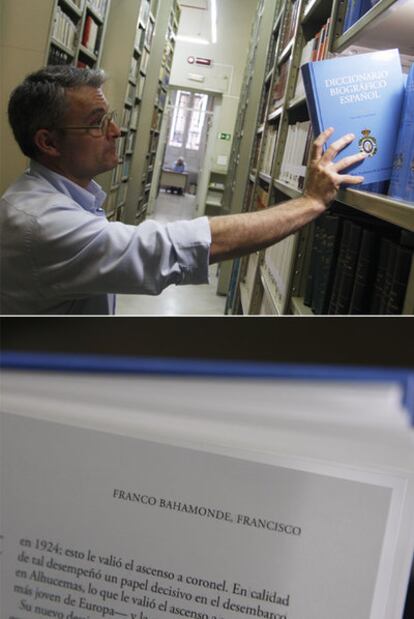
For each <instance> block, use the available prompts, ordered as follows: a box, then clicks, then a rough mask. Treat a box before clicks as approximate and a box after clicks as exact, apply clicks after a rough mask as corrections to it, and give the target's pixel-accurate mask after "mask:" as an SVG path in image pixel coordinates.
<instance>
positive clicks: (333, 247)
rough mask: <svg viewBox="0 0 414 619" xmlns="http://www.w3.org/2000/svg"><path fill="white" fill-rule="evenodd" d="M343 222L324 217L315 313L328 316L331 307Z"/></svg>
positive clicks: (338, 219) (330, 216) (328, 216)
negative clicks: (330, 301) (330, 299)
mask: <svg viewBox="0 0 414 619" xmlns="http://www.w3.org/2000/svg"><path fill="white" fill-rule="evenodd" d="M340 227H341V220H340V218H339V217H338V216H337V215H326V216H325V217H324V222H323V228H324V233H323V235H322V239H321V248H320V255H319V271H320V272H319V275H318V288H317V290H316V291H315V292H316V300H315V304H314V305H315V313H316V314H326V313H327V311H328V307H329V298H330V294H331V289H332V283H333V276H334V270H335V264H336V258H337V253H338V245H339V243H338V237H339V234H340Z"/></svg>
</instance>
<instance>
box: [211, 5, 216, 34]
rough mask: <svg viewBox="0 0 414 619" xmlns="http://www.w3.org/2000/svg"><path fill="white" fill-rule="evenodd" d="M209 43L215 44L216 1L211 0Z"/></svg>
mask: <svg viewBox="0 0 414 619" xmlns="http://www.w3.org/2000/svg"><path fill="white" fill-rule="evenodd" d="M211 42H212V43H217V0H211Z"/></svg>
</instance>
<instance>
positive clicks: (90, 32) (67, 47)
mask: <svg viewBox="0 0 414 619" xmlns="http://www.w3.org/2000/svg"><path fill="white" fill-rule="evenodd" d="M109 7H110V0H55V2H54V6H53V14H52V21H51V28H50V36H49V41H48V46H47V51H46V61H47V64H49V65H50V64H74V65H76V66H78V67H90V68H95V67H97V66H99V64H100V59H101V55H102V49H103V43H104V38H105V32H106V26H107V15H108V11H109Z"/></svg>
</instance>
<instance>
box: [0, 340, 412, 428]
mask: <svg viewBox="0 0 414 619" xmlns="http://www.w3.org/2000/svg"><path fill="white" fill-rule="evenodd" d="M0 369H9V370H33V371H43V372H44V371H47V372H82V373H86V374H88V373H89V374H112V375H116V374H136V375H150V376H151V375H152V376H157V375H158V376H189V377H191V376H192V377H206V378H217V379H226V378H239V379H243V378H255V379H260V380H277V379H280V380H293V381H337V382H344V383H346V382H347V381H353V382H355V381H356V382H361V383H372V382H378V383H398V384H399V385H400V386H401V387H402V393H403V396H402V397H403V405H404V407H405V410H406V411H407V414H408V416H409V418H410V420H411V424H412V425H414V370H412V369H408V368H406V369H404V368H398V369H390V368H376V367H373V368H370V367H359V366H352V367H345V366H336V365H329V366H328V365H305V364H289V363H287V364H279V363H264V362H245V361H211V360H207V361H206V360H200V359H175V358H165V359H163V358H157V357H118V356H105V355H99V356H98V355H76V354H66V353H53V354H50V353H36V352H35V353H31V352H27V353H25V352H15V351H4V352H2V353H1V355H0Z"/></svg>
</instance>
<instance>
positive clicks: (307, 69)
mask: <svg viewBox="0 0 414 619" xmlns="http://www.w3.org/2000/svg"><path fill="white" fill-rule="evenodd" d="M301 70H302V77H303V85H304V88H305V93H306V102H307V105H308V112H309V117H310V119H311V122H312V129H313V134H314V135H315V136H316V135H319V134H320V132H321V118H320V112H319V108H318V102H317V94H316V89H315V88H314V87H313V85H314V76H313V66H312V63H311V62H308V63H307V64H304V65H303V67H302V69H301Z"/></svg>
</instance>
